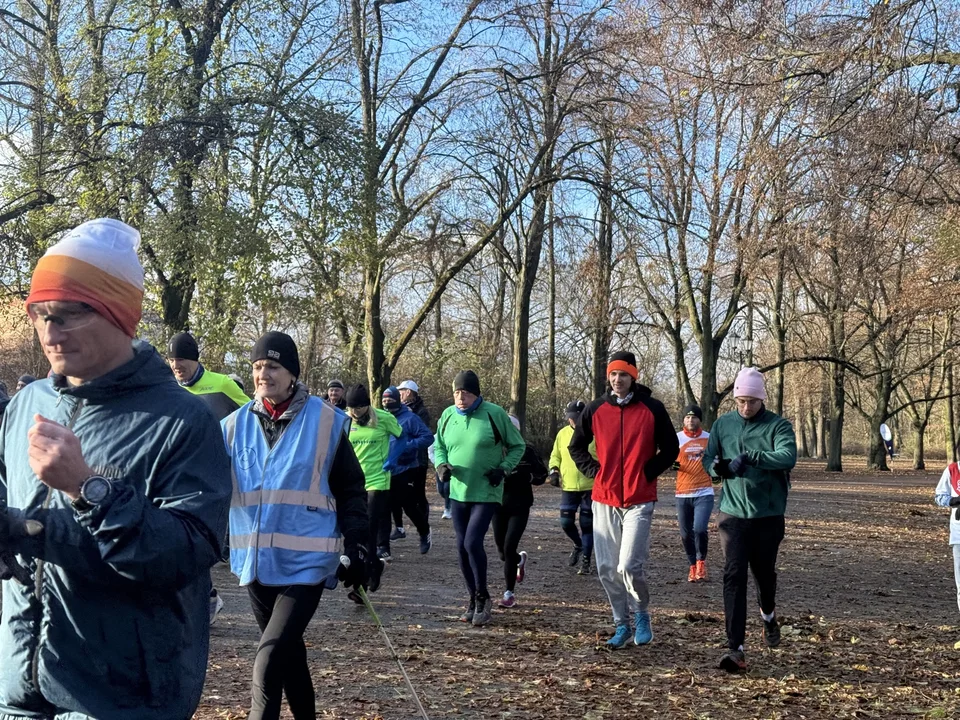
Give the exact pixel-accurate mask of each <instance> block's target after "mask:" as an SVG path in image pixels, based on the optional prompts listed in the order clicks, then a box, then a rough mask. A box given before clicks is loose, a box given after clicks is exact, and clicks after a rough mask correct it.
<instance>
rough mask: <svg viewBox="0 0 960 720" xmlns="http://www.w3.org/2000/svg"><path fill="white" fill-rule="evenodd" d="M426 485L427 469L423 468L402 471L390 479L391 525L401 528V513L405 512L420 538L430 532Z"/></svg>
mask: <svg viewBox="0 0 960 720" xmlns="http://www.w3.org/2000/svg"><path fill="white" fill-rule="evenodd" d="M426 484H427V469H426V468H425V467H422V468H419V467H417V468H412V469H410V470H404V471H403V472H402V473H397V474H396V475H393V476H392V477H391V478H390V509H391V511H392V512H393V524H394V525H396V526H397V527H403V513H404V512H406V513H407V517H408V518H410V522H412V523H413V526H414V527H415V528H417V532H418V533H420V536H421V537H423V536H425V535H426V534H427V533H428V532H430V523H429V522H428V521H427V500H426V497H427V495H426Z"/></svg>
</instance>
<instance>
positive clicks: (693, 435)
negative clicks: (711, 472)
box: [264, 401, 703, 438]
mask: <svg viewBox="0 0 960 720" xmlns="http://www.w3.org/2000/svg"><path fill="white" fill-rule="evenodd" d="M264 402H266V401H264ZM683 434H684V435H686V436H687V437H688V438H698V437H700V436H701V435H703V428H700V429H699V430H697V431H696V432H695V433H692V432H690V431H689V430H687V429H686V428H684V429H683Z"/></svg>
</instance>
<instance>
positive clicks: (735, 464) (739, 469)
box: [730, 453, 749, 477]
mask: <svg viewBox="0 0 960 720" xmlns="http://www.w3.org/2000/svg"><path fill="white" fill-rule="evenodd" d="M747 465H749V463H748V462H747V454H746V453H740V454H739V455H737V456H736V457H735V458H734V459H733V460H731V461H730V472H731V473H732V474H733V475H735V476H737V477H741V476H742V475H743V474H744V473H745V472H746V471H747Z"/></svg>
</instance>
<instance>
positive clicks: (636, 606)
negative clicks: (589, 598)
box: [593, 500, 656, 625]
mask: <svg viewBox="0 0 960 720" xmlns="http://www.w3.org/2000/svg"><path fill="white" fill-rule="evenodd" d="M655 505H656V503H655V502H650V503H644V504H643V505H634V506H633V507H628V508H616V507H611V506H610V505H605V504H604V503H600V502H597V501H596V500H594V501H593V553H594V557H596V560H597V575H599V576H600V584H601V585H603V589H604V590H605V591H606V593H607V599H608V600H609V601H610V608H611V609H612V610H613V624H614V625H630V624H631V623H630V615H631V613H634V612H646V611H647V607H648V605H649V604H650V592H649V590H648V589H647V576H646V572H645V571H644V566H645V565H646V562H647V558H648V557H649V556H650V525H651V524H652V522H653V508H654V506H655Z"/></svg>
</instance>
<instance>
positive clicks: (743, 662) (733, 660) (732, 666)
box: [720, 650, 747, 673]
mask: <svg viewBox="0 0 960 720" xmlns="http://www.w3.org/2000/svg"><path fill="white" fill-rule="evenodd" d="M720 669H721V670H726V671H727V672H728V673H745V672H746V671H747V658H746V657H745V656H744V654H743V650H727V651H726V652H725V653H724V654H723V655H721V656H720Z"/></svg>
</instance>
